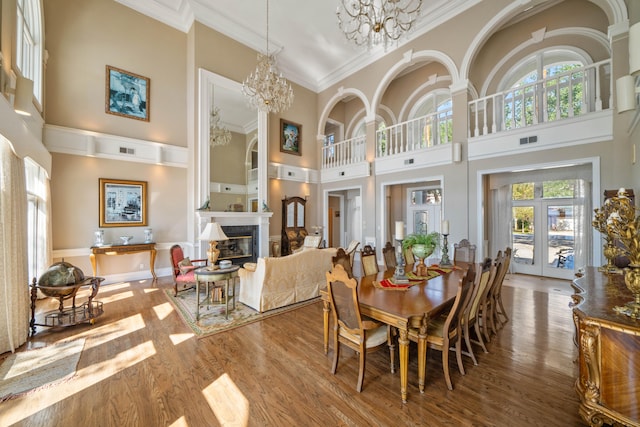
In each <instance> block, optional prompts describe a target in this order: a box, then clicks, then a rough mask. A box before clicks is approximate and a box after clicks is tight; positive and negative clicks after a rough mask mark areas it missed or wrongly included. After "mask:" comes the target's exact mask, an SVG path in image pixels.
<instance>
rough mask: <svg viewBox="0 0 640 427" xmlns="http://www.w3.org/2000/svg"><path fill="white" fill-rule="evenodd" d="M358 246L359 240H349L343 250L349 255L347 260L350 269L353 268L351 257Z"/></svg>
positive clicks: (354, 254)
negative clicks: (349, 263)
mask: <svg viewBox="0 0 640 427" xmlns="http://www.w3.org/2000/svg"><path fill="white" fill-rule="evenodd" d="M358 246H360V242H359V241H357V240H352V241H351V242H349V245H348V246H347V248H346V249H345V250H344V251H345V252H346V253H347V255H349V262H351V268H352V269H353V259H354V258H355V256H356V250H357V249H358Z"/></svg>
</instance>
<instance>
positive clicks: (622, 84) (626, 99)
mask: <svg viewBox="0 0 640 427" xmlns="http://www.w3.org/2000/svg"><path fill="white" fill-rule="evenodd" d="M616 106H617V107H618V113H622V112H624V111H630V110H635V108H636V83H635V79H634V78H633V76H629V75H627V76H622V77H620V78H619V79H618V80H616Z"/></svg>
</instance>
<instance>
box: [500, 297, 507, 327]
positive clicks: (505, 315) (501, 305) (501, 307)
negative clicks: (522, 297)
mask: <svg viewBox="0 0 640 427" xmlns="http://www.w3.org/2000/svg"><path fill="white" fill-rule="evenodd" d="M498 304H499V305H500V310H499V311H500V315H502V316H503V317H504V322H501V323H503V324H504V323H507V322H508V321H509V316H507V310H505V309H504V305H503V304H502V296H499V297H498Z"/></svg>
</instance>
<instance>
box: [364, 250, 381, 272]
mask: <svg viewBox="0 0 640 427" xmlns="http://www.w3.org/2000/svg"><path fill="white" fill-rule="evenodd" d="M360 261H361V263H362V275H363V276H369V275H371V274H377V273H378V271H379V270H378V260H377V258H376V250H375V249H374V248H372V247H371V245H365V246H364V248H362V251H360Z"/></svg>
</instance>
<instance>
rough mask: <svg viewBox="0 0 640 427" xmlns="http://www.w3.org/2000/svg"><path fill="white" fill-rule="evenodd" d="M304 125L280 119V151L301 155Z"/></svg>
mask: <svg viewBox="0 0 640 427" xmlns="http://www.w3.org/2000/svg"><path fill="white" fill-rule="evenodd" d="M301 134H302V125H299V124H296V123H292V122H289V121H287V120H284V119H280V151H282V152H283V153H289V154H295V155H297V156H300V155H301V145H300V142H301Z"/></svg>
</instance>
